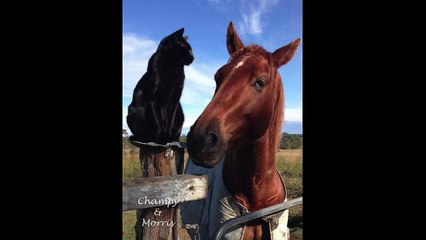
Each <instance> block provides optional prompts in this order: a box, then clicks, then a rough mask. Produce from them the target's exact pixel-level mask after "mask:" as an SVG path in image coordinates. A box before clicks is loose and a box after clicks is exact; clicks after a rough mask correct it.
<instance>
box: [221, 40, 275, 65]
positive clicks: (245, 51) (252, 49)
mask: <svg viewBox="0 0 426 240" xmlns="http://www.w3.org/2000/svg"><path fill="white" fill-rule="evenodd" d="M257 51H262V52H263V53H265V54H267V53H268V52H267V51H266V50H265V49H264V48H263V47H261V46H259V45H256V44H252V45H248V46H245V47H243V48H240V49H238V50H237V51H235V52H234V53H233V54H232V55H231V57H230V58H229V61H228V63H229V62H231V61H232V60H233V59H236V58H238V57H240V56H242V55H251V54H253V53H256V52H257ZM263 53H261V54H263Z"/></svg>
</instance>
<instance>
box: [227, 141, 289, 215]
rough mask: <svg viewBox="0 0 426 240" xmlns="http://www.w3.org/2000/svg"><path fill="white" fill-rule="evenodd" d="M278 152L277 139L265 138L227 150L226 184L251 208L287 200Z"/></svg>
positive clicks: (240, 200) (237, 197)
mask: <svg viewBox="0 0 426 240" xmlns="http://www.w3.org/2000/svg"><path fill="white" fill-rule="evenodd" d="M271 141H272V142H271ZM275 153H276V147H275V141H273V140H271V139H262V140H261V141H258V142H256V143H253V144H250V145H247V146H245V147H241V148H238V149H236V150H233V151H230V152H228V153H227V154H226V159H225V162H224V169H223V180H224V182H225V185H226V187H227V189H228V191H229V193H230V194H231V195H232V196H233V197H234V198H235V199H236V200H237V201H239V202H240V203H241V204H243V205H244V206H246V207H247V208H248V210H249V211H254V210H258V209H260V208H264V207H266V206H270V205H274V204H278V203H281V202H283V201H284V197H285V190H284V188H283V186H282V183H281V178H280V176H279V174H278V173H277V171H276V168H275Z"/></svg>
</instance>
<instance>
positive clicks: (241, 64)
mask: <svg viewBox="0 0 426 240" xmlns="http://www.w3.org/2000/svg"><path fill="white" fill-rule="evenodd" d="M244 60H245V59H244ZM244 60H242V61H241V62H239V63H237V65H235V69H237V68H239V67H241V66H243V64H244Z"/></svg>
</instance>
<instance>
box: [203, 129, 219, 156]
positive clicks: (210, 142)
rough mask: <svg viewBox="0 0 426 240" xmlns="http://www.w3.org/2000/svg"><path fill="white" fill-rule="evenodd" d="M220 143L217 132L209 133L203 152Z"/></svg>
mask: <svg viewBox="0 0 426 240" xmlns="http://www.w3.org/2000/svg"><path fill="white" fill-rule="evenodd" d="M217 143H218V137H217V135H216V134H215V133H213V132H211V133H209V134H207V136H206V140H205V143H204V147H203V150H202V152H206V151H211V150H213V149H214V148H215V147H216V145H217Z"/></svg>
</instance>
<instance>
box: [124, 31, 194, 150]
mask: <svg viewBox="0 0 426 240" xmlns="http://www.w3.org/2000/svg"><path fill="white" fill-rule="evenodd" d="M183 31H184V29H183V28H182V29H180V30H178V31H176V32H174V33H173V34H171V35H169V36H167V37H165V38H163V40H161V42H160V45H159V46H158V49H157V51H156V52H155V53H154V54H153V55H152V56H151V58H150V59H149V63H148V70H147V72H146V73H145V74H144V75H143V76H142V78H141V79H140V80H139V82H138V84H137V85H136V87H135V89H134V92H133V99H132V102H131V103H130V105H129V108H128V114H127V125H128V126H129V128H130V130H131V131H132V133H133V136H131V137H130V140H133V141H140V142H156V143H160V144H166V143H170V142H175V141H178V140H179V136H180V133H181V131H182V125H183V121H184V115H183V111H182V106H181V105H180V102H179V99H180V97H181V95H182V90H183V84H184V80H185V74H184V70H183V68H184V67H183V66H184V65H189V64H191V63H192V61H193V60H194V56H193V55H192V48H191V46H190V45H189V43H188V42H187V37H184V36H183V35H182V34H183Z"/></svg>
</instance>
